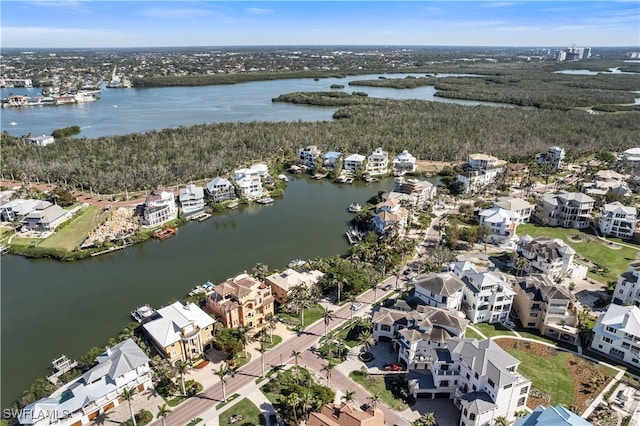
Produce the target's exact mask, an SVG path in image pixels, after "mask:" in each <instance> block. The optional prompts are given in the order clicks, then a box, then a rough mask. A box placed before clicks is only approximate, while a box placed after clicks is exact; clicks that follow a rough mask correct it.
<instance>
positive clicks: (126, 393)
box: [121, 388, 137, 426]
mask: <svg viewBox="0 0 640 426" xmlns="http://www.w3.org/2000/svg"><path fill="white" fill-rule="evenodd" d="M135 394H136V388H131V389H125V390H123V391H122V395H121V396H122V398H124V399H125V401H128V402H129V413H130V414H131V422H132V423H133V426H137V423H136V416H135V415H134V414H133V407H132V406H131V400H132V399H133V396H134V395H135Z"/></svg>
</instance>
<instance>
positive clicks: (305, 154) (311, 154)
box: [298, 145, 322, 167]
mask: <svg viewBox="0 0 640 426" xmlns="http://www.w3.org/2000/svg"><path fill="white" fill-rule="evenodd" d="M321 156H322V151H320V150H319V149H318V147H317V146H315V145H309V146H305V147H304V148H302V149H301V150H299V151H298V158H299V159H300V160H302V162H303V163H304V164H305V165H306V166H307V167H313V164H314V163H315V162H316V160H317V159H318V157H321Z"/></svg>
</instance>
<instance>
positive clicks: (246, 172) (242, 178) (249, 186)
mask: <svg viewBox="0 0 640 426" xmlns="http://www.w3.org/2000/svg"><path fill="white" fill-rule="evenodd" d="M234 173H235V180H236V185H237V186H238V189H239V190H240V193H241V194H242V195H243V196H245V197H246V198H248V199H250V200H251V199H254V198H259V197H261V196H262V193H263V190H262V181H261V180H260V171H259V170H256V169H254V168H253V167H252V168H248V169H238V170H236V171H235V172H234Z"/></svg>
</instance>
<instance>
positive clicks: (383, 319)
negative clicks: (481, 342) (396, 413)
mask: <svg viewBox="0 0 640 426" xmlns="http://www.w3.org/2000/svg"><path fill="white" fill-rule="evenodd" d="M371 322H372V324H373V338H374V339H375V340H376V341H377V342H390V343H391V344H392V346H393V348H394V350H396V351H397V353H398V362H401V363H402V364H403V365H405V366H406V367H408V369H425V368H427V363H428V360H427V355H428V350H429V349H430V348H432V347H442V346H445V345H446V343H447V341H448V340H449V339H451V338H454V337H463V336H464V333H465V330H466V328H467V325H468V324H469V321H468V320H466V319H464V318H460V317H459V316H458V311H457V310H455V309H447V308H435V307H432V306H425V305H418V306H417V307H416V309H415V310H410V311H403V310H399V309H393V308H392V309H389V308H380V309H379V310H377V311H376V312H375V313H374V314H373V318H372V319H371Z"/></svg>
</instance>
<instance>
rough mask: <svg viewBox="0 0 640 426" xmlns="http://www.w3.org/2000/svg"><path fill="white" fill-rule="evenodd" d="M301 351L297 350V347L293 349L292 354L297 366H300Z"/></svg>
mask: <svg viewBox="0 0 640 426" xmlns="http://www.w3.org/2000/svg"><path fill="white" fill-rule="evenodd" d="M300 355H301V354H300V352H299V351H296V350H295V349H294V350H292V351H291V356H292V357H293V359H294V361H295V363H296V367H297V366H298V358H300Z"/></svg>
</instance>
